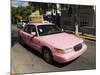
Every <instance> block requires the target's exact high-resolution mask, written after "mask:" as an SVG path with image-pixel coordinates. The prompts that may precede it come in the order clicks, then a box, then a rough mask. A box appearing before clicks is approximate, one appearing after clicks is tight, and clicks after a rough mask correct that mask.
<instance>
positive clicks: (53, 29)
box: [37, 25, 62, 36]
mask: <svg viewBox="0 0 100 75" xmlns="http://www.w3.org/2000/svg"><path fill="white" fill-rule="evenodd" d="M37 28H38V32H39V35H40V36H43V35H50V34H56V33H61V32H62V31H61V30H60V29H59V27H57V26H56V25H39V26H37Z"/></svg>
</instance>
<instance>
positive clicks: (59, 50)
mask: <svg viewBox="0 0 100 75" xmlns="http://www.w3.org/2000/svg"><path fill="white" fill-rule="evenodd" d="M54 50H55V52H57V53H64V50H62V49H58V48H54Z"/></svg>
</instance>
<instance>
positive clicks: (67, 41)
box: [19, 24, 87, 63]
mask: <svg viewBox="0 0 100 75" xmlns="http://www.w3.org/2000/svg"><path fill="white" fill-rule="evenodd" d="M34 25H36V24H34ZM36 26H37V25H36ZM19 36H21V37H22V39H23V42H24V43H26V44H28V45H29V46H31V47H32V48H34V49H35V50H37V51H38V52H40V53H42V48H43V47H47V48H49V49H50V51H51V53H52V56H53V59H54V60H55V61H57V62H59V63H66V62H69V61H72V60H74V59H75V58H77V57H79V56H80V55H82V54H83V53H84V52H85V51H86V50H87V46H86V44H85V43H84V41H83V40H82V38H79V37H77V36H75V35H72V34H68V33H65V32H62V33H57V34H51V35H45V36H39V35H38V36H34V37H33V35H32V34H29V33H26V32H24V31H23V30H20V31H19ZM79 44H81V45H82V47H81V48H80V49H79V50H78V51H75V48H74V47H75V46H78V45H79Z"/></svg>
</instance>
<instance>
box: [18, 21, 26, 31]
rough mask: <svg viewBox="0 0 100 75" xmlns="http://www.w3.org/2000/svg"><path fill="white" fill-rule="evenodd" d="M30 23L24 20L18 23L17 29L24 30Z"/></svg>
mask: <svg viewBox="0 0 100 75" xmlns="http://www.w3.org/2000/svg"><path fill="white" fill-rule="evenodd" d="M27 23H28V21H27V20H22V21H20V22H18V23H17V28H20V29H21V28H23V27H24V26H25V25H26V24H27Z"/></svg>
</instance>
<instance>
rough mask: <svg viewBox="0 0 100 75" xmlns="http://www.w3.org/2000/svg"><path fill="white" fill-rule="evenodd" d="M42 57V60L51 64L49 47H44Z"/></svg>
mask: <svg viewBox="0 0 100 75" xmlns="http://www.w3.org/2000/svg"><path fill="white" fill-rule="evenodd" d="M43 58H44V60H45V61H46V62H47V63H49V64H52V63H53V56H52V53H51V51H50V50H49V49H47V48H45V49H44V50H43Z"/></svg>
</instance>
